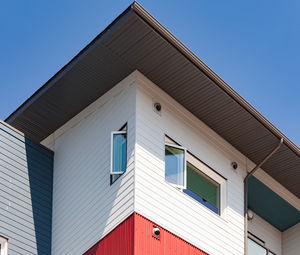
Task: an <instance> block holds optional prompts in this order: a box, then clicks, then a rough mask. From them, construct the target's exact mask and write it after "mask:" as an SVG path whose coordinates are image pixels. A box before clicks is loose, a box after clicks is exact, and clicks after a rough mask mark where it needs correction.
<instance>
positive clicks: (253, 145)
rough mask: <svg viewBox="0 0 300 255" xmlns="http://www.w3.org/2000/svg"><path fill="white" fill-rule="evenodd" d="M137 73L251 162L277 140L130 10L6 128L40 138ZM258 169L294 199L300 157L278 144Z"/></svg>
mask: <svg viewBox="0 0 300 255" xmlns="http://www.w3.org/2000/svg"><path fill="white" fill-rule="evenodd" d="M136 69H137V70H139V71H140V72H142V73H143V74H144V75H145V76H147V77H148V78H149V79H150V80H152V81H153V82H154V83H155V84H157V85H158V86H159V87H160V88H161V89H163V90H164V91H165V92H166V93H168V94H169V95H170V96H172V97H173V98H174V99H175V100H177V101H178V102H179V103H180V104H182V105H183V106H184V107H185V108H187V109H188V110H189V111H190V112H192V113H193V114H194V115H195V116H197V117H198V118H199V119H200V120H202V121H203V122H205V123H206V124H207V125H208V126H209V127H211V128H212V129H213V130H214V131H216V132H217V133H218V134H219V135H220V136H222V137H223V138H224V139H226V140H227V141H228V142H229V143H231V144H232V145H233V146H234V147H236V148H237V149H238V150H239V151H241V152H242V153H243V154H244V155H246V156H247V157H248V158H250V159H251V160H252V161H253V162H255V163H259V162H260V161H261V160H262V159H263V158H264V157H265V156H266V155H267V154H268V153H269V152H270V151H272V149H273V148H274V147H276V145H277V144H278V142H279V139H278V137H276V136H275V135H273V133H272V132H270V131H269V130H268V129H267V128H266V127H265V125H263V124H262V123H261V122H260V121H258V120H257V119H256V118H255V117H254V116H253V115H252V114H251V113H249V111H247V110H246V109H245V108H244V107H243V106H241V105H240V103H238V102H237V101H236V100H235V99H233V97H232V96H231V95H229V94H228V93H227V92H225V91H224V90H223V89H222V88H221V87H220V86H217V85H216V83H215V82H213V81H212V80H211V79H210V78H209V77H208V76H207V75H206V74H204V73H203V71H202V70H200V69H199V67H198V66H196V65H195V63H193V62H192V61H190V60H189V59H188V58H187V57H186V56H185V55H184V54H182V53H181V52H180V51H179V50H178V49H177V48H176V47H174V45H172V44H171V43H170V42H168V41H167V40H166V38H164V37H163V36H162V35H160V34H159V33H158V31H156V30H155V29H154V28H153V27H152V26H150V25H149V24H148V23H147V22H146V21H145V20H143V19H142V18H141V17H140V16H139V15H138V14H137V13H136V12H134V11H132V10H130V11H128V12H127V13H125V14H123V16H122V17H121V18H119V19H118V20H117V21H116V22H114V23H113V25H112V26H110V27H109V29H107V30H106V31H104V32H103V33H102V34H101V35H100V36H99V37H97V38H96V39H95V40H94V41H93V43H92V44H90V45H88V46H87V47H86V49H85V50H84V51H82V52H81V53H80V54H79V55H78V56H76V58H74V59H73V60H72V61H71V62H70V63H69V64H68V65H67V66H66V67H65V68H64V69H63V70H62V71H60V72H59V73H58V74H57V75H56V76H55V77H54V78H53V79H51V80H50V81H49V82H48V83H47V84H46V85H45V86H44V88H43V89H42V90H41V91H40V92H39V93H37V94H36V95H34V96H33V97H32V98H31V100H29V101H28V102H26V103H25V105H24V106H22V107H21V108H20V109H18V110H17V111H16V112H15V113H14V114H12V115H11V116H10V117H9V118H8V122H9V124H11V125H13V126H14V127H15V128H17V129H19V130H21V131H22V132H24V133H25V134H26V135H27V136H28V137H30V138H31V139H34V140H35V141H41V140H43V139H44V138H46V137H47V136H48V135H50V134H51V133H53V132H54V131H55V130H56V129H57V128H59V127H60V126H62V125H63V124H64V123H65V122H67V121H68V120H69V119H70V118H72V117H73V116H75V115H76V114H77V113H78V112H80V111H81V110H83V109H84V108H85V107H87V106H88V105H89V104H90V103H92V102H93V101H95V100H96V99H97V98H98V97H100V96H101V95H103V94H104V93H105V92H107V91H108V90H109V89H111V88H112V87H113V86H114V85H115V84H117V83H118V82H119V81H121V80H122V79H123V78H125V77H126V76H127V75H129V74H130V73H131V72H133V71H134V70H136ZM263 168H264V170H265V171H266V172H267V173H268V174H270V175H271V176H272V177H274V178H275V179H276V180H277V181H279V182H280V183H281V184H282V185H284V186H285V187H286V188H287V189H289V190H290V191H291V192H293V193H294V194H295V195H297V196H298V197H300V158H299V156H298V155H297V154H296V153H295V152H293V151H292V150H291V149H289V148H288V147H287V146H286V145H284V146H283V147H282V148H281V149H280V150H279V151H278V152H277V153H276V154H275V155H274V156H273V157H272V158H271V159H270V160H269V161H268V162H267V163H266V164H265V165H264V167H263Z"/></svg>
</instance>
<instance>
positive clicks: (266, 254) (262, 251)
mask: <svg viewBox="0 0 300 255" xmlns="http://www.w3.org/2000/svg"><path fill="white" fill-rule="evenodd" d="M248 233H249V235H251V238H250V237H248V254H249V255H276V254H275V253H274V252H272V251H270V250H269V249H268V248H266V247H265V242H264V241H263V240H261V239H260V238H258V237H257V236H255V235H253V234H252V233H250V232H248ZM256 240H257V241H256Z"/></svg>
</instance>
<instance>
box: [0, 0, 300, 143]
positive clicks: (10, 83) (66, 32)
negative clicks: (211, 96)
mask: <svg viewBox="0 0 300 255" xmlns="http://www.w3.org/2000/svg"><path fill="white" fill-rule="evenodd" d="M131 2H132V1H127V0H111V1H109V0H106V1H102V0H52V1H38V0H26V1H24V0H9V1H0V32H1V34H0V96H1V101H0V119H2V120H4V119H5V118H6V117H7V116H8V115H9V114H10V113H11V112H12V111H13V110H15V109H16V108H17V107H18V106H19V105H20V104H21V103H22V102H24V101H25V100H26V99H27V98H28V97H29V96H30V95H32V94H33V93H34V91H36V90H37V89H38V88H39V87H40V86H42V85H43V84H44V83H45V82H46V81H47V80H48V79H49V78H51V76H53V75H54V74H55V73H56V72H57V71H58V70H59V69H60V68H62V67H63V66H64V65H65V64H66V63H67V62H68V61H69V60H70V59H71V58H72V57H74V56H75V55H76V54H77V53H78V52H79V51H80V50H81V49H82V48H83V47H84V46H86V45H87V44H88V43H89V42H90V41H91V40H92V39H93V38H94V37H95V36H96V35H97V34H99V33H100V32H101V31H102V30H103V29H104V28H105V27H106V26H107V25H108V24H109V23H110V22H111V21H112V20H113V19H114V18H116V17H117V15H119V14H120V13H121V12H122V11H123V10H124V9H125V8H127V7H128V6H129V5H130V3H131ZM139 2H140V3H141V4H142V5H143V6H144V7H145V8H146V9H147V10H148V11H149V12H150V13H151V14H152V15H154V17H156V18H157V19H158V20H159V21H160V22H161V23H162V24H163V25H164V26H165V27H167V29H169V30H170V31H171V32H172V33H173V34H174V35H175V36H176V37H177V38H178V39H179V40H181V41H182V42H183V43H184V44H185V45H186V46H187V47H188V48H190V49H191V50H192V51H193V52H194V53H195V54H196V55H197V56H198V57H200V59H202V60H203V61H204V62H205V63H206V64H207V65H208V66H210V67H211V68H212V69H213V70H214V71H215V72H216V73H217V74H218V75H219V76H221V78H223V79H224V80H225V81H226V82H227V83H228V84H229V85H230V86H232V87H233V88H234V89H235V90H236V91H237V92H238V93H240V94H241V95H242V96H243V97H244V98H245V99H246V100H247V101H248V102H249V103H250V104H252V105H253V106H254V107H255V108H256V109H257V110H258V111H260V112H261V113H262V114H263V115H264V116H265V117H266V118H267V119H269V120H270V121H271V122H272V123H273V124H274V125H275V126H276V127H277V128H279V129H280V130H281V131H282V132H283V133H284V134H286V135H287V136H288V137H289V138H290V139H291V140H292V141H293V142H294V143H296V144H297V145H298V146H300V78H299V73H300V1H299V0H294V1H293V0H284V1H283V0H280V1H277V0H263V1H262V0H252V1H240V0H236V1H231V0H226V1H220V0H219V1H217V0H209V1H208V0H190V1H189V0H187V1H179V0H160V1H154V0H140V1H139Z"/></svg>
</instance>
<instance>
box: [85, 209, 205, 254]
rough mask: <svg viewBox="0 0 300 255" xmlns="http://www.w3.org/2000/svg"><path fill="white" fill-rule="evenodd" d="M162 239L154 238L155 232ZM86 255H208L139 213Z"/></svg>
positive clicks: (119, 226) (129, 218)
mask: <svg viewBox="0 0 300 255" xmlns="http://www.w3.org/2000/svg"><path fill="white" fill-rule="evenodd" d="M154 227H158V228H159V229H160V236H159V238H156V237H154V236H153V234H152V232H153V228H154ZM84 255H208V253H206V252H204V251H202V250H200V249H199V248H197V247H195V246H194V245H192V244H190V243H188V242H186V241H184V240H183V239H182V238H180V237H178V236H176V235H174V234H172V233H171V232H169V231H168V230H166V229H164V228H162V227H160V226H158V225H156V224H155V223H154V222H152V221H150V220H148V219H146V218H145V217H143V216H142V215H140V214H138V213H134V214H132V215H131V216H129V217H128V218H127V219H126V220H125V221H123V222H122V223H121V224H120V225H118V226H117V227H116V228H115V229H114V230H113V231H112V232H110V233H109V234H108V235H107V236H105V237H104V238H103V239H102V240H101V241H99V242H98V243H97V244H95V245H94V246H93V247H92V248H91V249H89V250H88V251H87V252H86V253H84Z"/></svg>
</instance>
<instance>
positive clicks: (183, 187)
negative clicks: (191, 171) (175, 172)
mask: <svg viewBox="0 0 300 255" xmlns="http://www.w3.org/2000/svg"><path fill="white" fill-rule="evenodd" d="M166 146H169V147H173V148H176V149H180V150H183V151H184V161H183V162H184V166H183V171H184V173H183V186H182V185H178V184H175V183H171V182H169V181H167V180H166V165H165V181H166V182H167V183H169V184H170V185H172V186H174V187H176V188H178V189H181V190H182V189H186V183H187V170H186V166H187V157H186V156H187V150H186V148H185V147H183V146H180V145H178V144H175V143H167V142H165V150H166ZM165 164H166V152H165Z"/></svg>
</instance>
